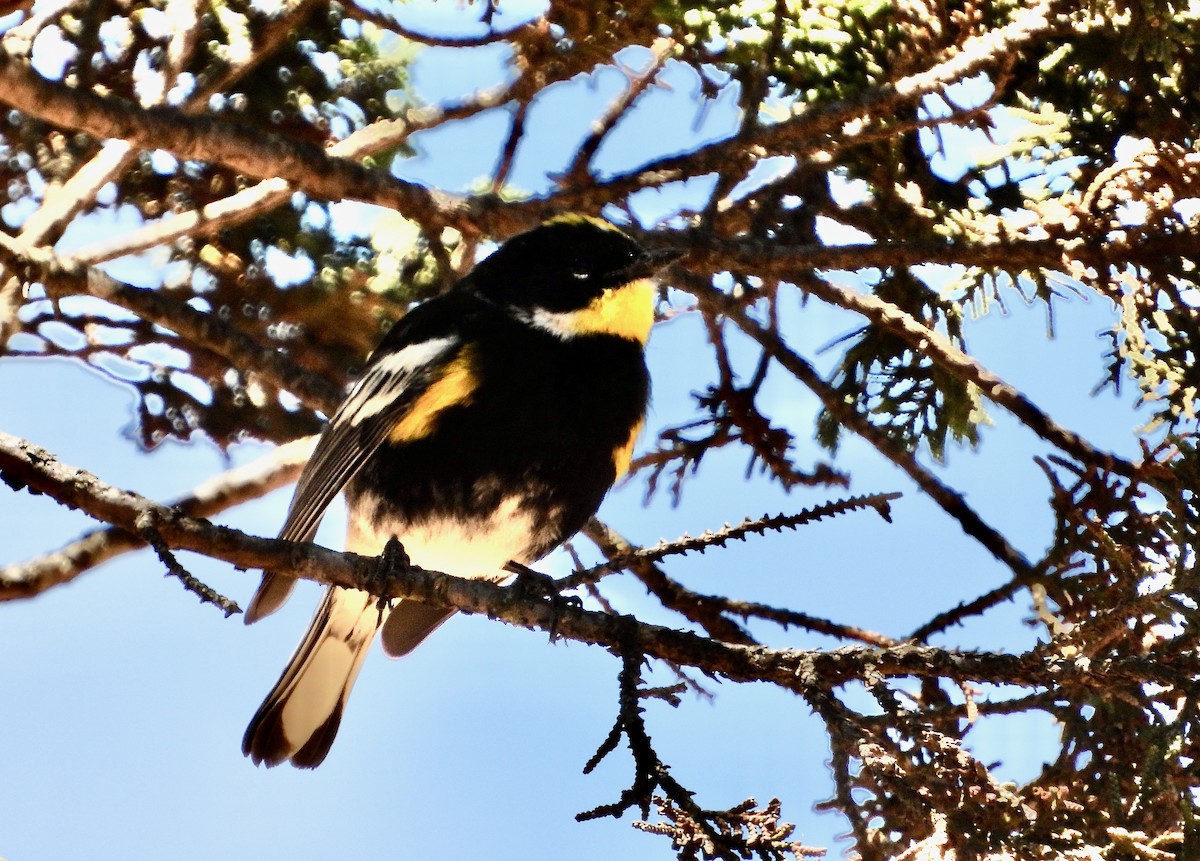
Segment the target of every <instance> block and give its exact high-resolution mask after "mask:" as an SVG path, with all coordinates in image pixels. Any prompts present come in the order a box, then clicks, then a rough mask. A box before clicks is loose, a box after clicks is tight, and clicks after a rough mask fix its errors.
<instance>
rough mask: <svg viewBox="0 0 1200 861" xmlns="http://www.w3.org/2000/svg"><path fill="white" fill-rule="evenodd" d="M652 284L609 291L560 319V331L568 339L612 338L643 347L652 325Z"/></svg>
mask: <svg viewBox="0 0 1200 861" xmlns="http://www.w3.org/2000/svg"><path fill="white" fill-rule="evenodd" d="M654 297H655V286H654V282H653V281H652V280H650V279H649V278H639V279H638V280H636V281H630V282H629V283H628V284H623V285H621V286H620V287H611V288H609V289H608V290H605V291H604V292H603V293H601V294H600V295H599V296H597V297H596V298H595V299H593V300H592V301H591V302H590V303H589V304H588V306H587V307H586V308H583V309H582V310H579V311H573V312H571V313H569V314H564V315H563V320H562V324H563V328H564V329H566V330H567V331H568V332H569V333H570V334H571V335H616V336H617V337H619V338H628V339H629V340H631V341H637V342H638V343H639V344H645V343H646V341H648V340H649V339H650V327H651V326H653V325H654Z"/></svg>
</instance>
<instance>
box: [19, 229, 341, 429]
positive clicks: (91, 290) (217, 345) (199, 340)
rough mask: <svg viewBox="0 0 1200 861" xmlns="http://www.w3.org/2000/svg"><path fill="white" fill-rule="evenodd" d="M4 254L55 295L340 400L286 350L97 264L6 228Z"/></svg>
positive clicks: (326, 407) (319, 398) (306, 394)
mask: <svg viewBox="0 0 1200 861" xmlns="http://www.w3.org/2000/svg"><path fill="white" fill-rule="evenodd" d="M0 258H6V260H5V262H6V263H7V264H8V266H9V268H10V269H13V270H15V271H21V270H28V271H30V273H31V274H30V279H29V280H34V278H36V277H41V278H43V279H44V280H45V282H46V287H47V292H48V293H50V294H51V295H57V294H58V293H59V292H64V291H67V292H71V293H85V294H90V295H92V296H95V297H97V298H99V299H104V300H105V301H107V302H111V303H113V304H114V305H119V306H121V307H122V308H125V309H127V310H129V311H132V312H133V313H135V314H137V315H138V316H139V317H142V318H144V319H147V320H152V321H153V322H155V323H157V324H159V325H161V326H165V327H166V328H168V329H171V330H173V331H175V332H178V333H179V334H180V335H182V336H184V337H185V338H187V339H189V340H190V341H192V343H195V344H198V345H200V346H203V347H204V348H206V349H209V350H212V351H213V352H216V353H219V354H220V355H222V356H224V357H225V358H226V359H228V360H229V361H230V362H231V363H232V364H234V365H236V366H238V367H243V368H252V369H254V370H255V372H256V373H260V374H262V375H263V376H264V377H266V378H268V379H270V380H271V381H272V382H274V383H275V385H277V386H279V387H280V388H282V389H285V390H286V391H289V392H292V393H293V394H294V395H295V396H296V397H298V398H299V399H300V400H301V401H303V402H304V403H305V404H307V405H308V406H309V407H311V408H312V409H315V410H320V411H321V412H324V413H325V414H326V415H330V414H332V412H333V411H334V410H335V409H337V406H338V404H339V403H341V400H342V392H341V390H340V389H339V388H338V387H337V386H335V385H333V384H332V383H330V382H329V381H328V380H326V379H324V378H323V377H320V376H317V375H316V374H313V373H311V372H309V371H306V370H304V369H303V368H299V367H297V366H296V365H294V364H293V363H292V362H291V361H289V360H288V359H287V357H286V356H285V355H284V354H283V353H280V352H279V351H277V350H273V349H270V348H267V347H262V346H260V345H259V344H258V343H256V342H255V341H254V340H253V339H252V338H250V337H248V336H247V335H245V334H243V333H242V332H239V331H238V330H237V329H234V328H233V327H232V326H229V325H228V324H226V323H223V322H222V321H220V320H218V319H217V318H216V317H215V316H213V315H211V314H204V313H202V312H200V311H197V310H196V309H195V308H193V307H191V306H190V305H188V304H186V303H184V302H179V301H178V300H175V299H173V298H171V297H170V296H169V295H167V294H164V293H162V292H159V291H157V290H146V289H143V288H140V287H133V286H131V285H129V284H125V283H122V282H120V281H117V280H116V279H115V278H112V277H111V276H109V275H107V274H106V273H104V272H102V271H100V270H99V269H85V268H84V267H82V266H80V265H79V264H77V263H74V262H71V261H66V260H63V259H62V258H60V257H58V255H56V254H55V253H54V252H53V251H52V250H51V249H49V248H41V247H31V246H28V245H26V244H25V243H23V242H21V241H20V240H17V239H13V238H12V237H10V236H8V235H7V234H5V233H2V232H0Z"/></svg>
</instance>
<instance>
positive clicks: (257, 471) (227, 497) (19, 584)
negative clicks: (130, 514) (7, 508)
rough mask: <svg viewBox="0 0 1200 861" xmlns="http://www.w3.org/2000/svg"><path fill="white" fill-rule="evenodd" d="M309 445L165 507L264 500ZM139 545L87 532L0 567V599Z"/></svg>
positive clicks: (43, 586) (281, 449)
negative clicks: (54, 546)
mask: <svg viewBox="0 0 1200 861" xmlns="http://www.w3.org/2000/svg"><path fill="white" fill-rule="evenodd" d="M315 442H316V438H315V437H307V438H305V439H299V440H296V441H294V442H290V443H286V444H285V445H281V446H277V447H276V448H275V449H273V450H272V451H271V452H270V454H267V455H264V456H263V457H260V458H259V459H258V460H256V461H254V462H253V463H248V464H246V465H244V466H238V467H234V468H233V469H230V470H226V471H225V472H223V473H221V474H220V475H217V476H214V477H213V478H210V479H208V480H207V481H205V482H204V483H203V484H200V485H198V486H197V487H196V488H195V489H194V490H193V491H192V492H191V493H190V494H188V495H187V496H185V497H183V498H181V499H178V500H176V501H175V502H174V503H173V504H172V505H171V507H172V508H174V509H176V510H178V511H182V512H183V513H185V514H188V515H190V516H192V517H211V516H212V515H214V514H219V513H221V512H222V511H226V510H228V509H230V508H232V507H234V506H236V505H240V504H241V503H243V502H248V501H250V500H252V499H258V498H260V497H262V496H265V495H266V494H268V493H270V492H271V491H273V490H276V489H278V488H280V487H283V486H285V485H287V484H290V483H291V482H293V481H295V479H296V476H297V475H298V474H299V473H300V468H301V467H302V466H303V465H304V463H305V462H306V461H307V460H308V456H309V455H310V454H311V453H312V447H313V444H314V443H315ZM144 546H145V542H144V541H141V540H139V539H138V538H137V537H136V536H135V535H133V534H131V533H129V532H125V531H124V530H121V529H117V528H115V527H112V526H110V527H107V528H103V529H96V530H93V531H92V532H89V533H87V534H86V535H83V536H81V537H80V538H78V539H76V540H75V541H72V542H71V543H70V544H67V545H65V546H64V547H60V548H59V549H58V550H55V551H53V552H52V553H47V554H45V555H43V556H39V557H37V558H36V559H30V560H29V561H27V562H21V563H14V564H11V565H7V566H5V567H3V568H0V601H11V600H15V599H18V598H30V597H32V596H34V595H40V594H41V593H42V592H45V591H46V590H47V589H50V588H53V587H54V586H59V585H62V584H63V583H69V582H71V581H72V580H74V579H75V578H76V577H78V576H79V575H80V574H83V573H85V572H87V571H90V570H92V569H93V568H96V567H97V566H99V565H102V564H104V563H105V562H108V561H109V560H111V559H115V558H116V557H117V556H120V555H121V554H123V553H128V552H130V551H131V550H137V549H139V548H141V547H144Z"/></svg>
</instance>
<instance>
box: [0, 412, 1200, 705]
mask: <svg viewBox="0 0 1200 861" xmlns="http://www.w3.org/2000/svg"><path fill="white" fill-rule="evenodd" d="M0 477H2V478H3V480H4V481H5V483H7V484H8V485H9V486H10V487H13V488H14V489H20V488H22V487H28V488H29V489H30V490H32V491H35V492H39V493H44V494H46V495H48V496H51V497H52V498H54V499H56V500H58V501H59V502H61V503H62V504H64V505H67V506H69V507H72V508H78V509H80V510H82V511H84V512H85V513H87V514H89V515H91V516H92V517H96V518H98V519H100V520H103V521H105V522H107V523H111V524H112V525H114V526H117V527H119V528H121V529H125V530H127V531H134V530H136V529H137V528H138V523H139V518H144V517H146V516H151V517H153V518H154V524H155V527H156V529H157V531H158V534H159V535H160V536H161V537H162V539H163V541H164V543H165V544H166V545H167V546H168V547H171V548H172V549H179V550H191V551H194V552H197V553H201V554H204V555H206V556H209V557H211V558H214V559H221V560H224V561H226V562H229V563H230V564H232V565H234V566H236V567H239V568H256V569H261V568H270V569H272V570H276V571H280V572H283V573H287V574H289V575H291V576H294V577H300V578H304V579H307V580H314V581H316V582H319V583H325V584H331V585H335V586H343V587H347V588H355V589H366V590H369V591H371V592H372V593H373V594H378V595H380V596H381V597H386V598H411V599H416V600H419V601H424V602H426V603H429V604H441V605H443V606H451V607H457V608H459V609H460V610H462V611H464V612H468V613H482V614H485V615H487V616H488V617H490V618H496V619H501V620H503V621H505V622H508V623H509V624H512V625H517V626H520V627H524V628H532V629H538V630H542V631H547V632H554V633H555V634H556V636H558V637H560V638H566V639H571V640H575V641H578V642H582V643H590V644H594V645H601V646H605V647H608V648H610V649H614V650H616V651H621V650H622V649H636V650H638V651H640V652H642V653H644V654H645V655H646V656H648V657H654V658H660V659H662V660H664V661H671V662H674V663H676V664H679V665H681V666H691V667H698V668H700V669H702V670H703V671H704V672H706V673H709V674H719V675H722V676H724V677H725V678H727V679H729V680H730V681H734V682H764V681H765V682H768V683H771V684H774V685H778V686H780V687H782V688H785V689H787V690H790V691H793V692H795V693H797V694H800V695H803V696H809V695H810V694H811V695H822V693H823V692H827V691H829V690H831V689H832V688H834V687H837V686H840V685H843V684H845V683H846V682H849V681H854V680H862V679H878V678H887V677H914V678H943V679H948V680H952V681H955V682H974V683H981V684H982V683H991V684H1006V685H1014V686H1020V687H1044V688H1059V687H1081V688H1085V689H1087V690H1089V691H1093V692H1095V693H1097V694H1102V695H1118V694H1119V693H1120V689H1121V688H1122V687H1125V686H1133V687H1139V686H1141V685H1143V684H1145V683H1146V682H1155V683H1158V684H1162V685H1170V686H1173V687H1178V688H1181V689H1182V688H1187V687H1189V686H1191V685H1192V684H1193V680H1194V678H1195V677H1196V676H1197V675H1200V656H1198V655H1195V654H1191V653H1186V652H1173V651H1170V650H1155V649H1148V650H1147V651H1146V652H1145V653H1144V654H1141V655H1137V656H1133V657H1116V658H1106V659H1093V660H1090V661H1089V660H1076V659H1073V658H1068V657H1064V656H1062V655H1059V654H1058V653H1057V652H1056V649H1055V645H1054V644H1053V643H1050V644H1046V645H1044V646H1041V647H1039V648H1038V649H1035V650H1032V651H1030V652H1026V653H1024V654H1020V655H1013V654H1005V653H997V652H960V651H954V650H948V649H938V648H933V647H929V646H920V645H908V644H906V645H900V646H895V647H892V648H887V649H872V648H863V647H858V648H843V649H837V650H834V651H820V650H813V649H772V648H765V647H762V646H740V645H733V644H728V643H721V642H719V641H716V640H711V639H708V638H706V637H701V636H698V635H696V634H691V633H688V632H685V631H675V630H672V629H670V628H664V627H661V626H658V625H650V624H647V623H644V622H639V621H637V620H636V619H634V618H633V617H631V616H610V615H609V614H607V613H603V612H596V611H591V610H583V609H580V608H576V607H572V606H569V605H564V604H563V602H561V601H552V600H549V599H544V598H540V597H538V596H536V595H533V596H531V595H529V594H528V590H514V589H507V588H505V587H503V586H497V585H495V584H493V583H490V582H488V581H484V580H467V579H463V578H460V577H452V576H449V575H446V574H439V573H436V572H432V571H426V570H424V569H421V568H416V567H403V566H402V564H401V563H400V562H399V561H396V560H393V563H392V567H391V568H390V570H388V571H386V572H385V573H384V574H383V575H382V576H381V573H380V561H379V559H373V558H368V557H365V556H358V555H356V554H353V553H336V552H334V551H332V550H328V549H326V548H324V547H319V546H317V545H314V544H304V543H298V542H287V541H278V540H272V539H267V538H257V537H254V536H250V535H246V534H245V533H243V532H239V531H238V530H236V529H230V528H228V527H222V526H214V525H213V524H211V523H209V522H208V521H205V520H200V519H196V518H192V517H188V516H187V515H185V514H183V513H181V512H179V511H178V510H176V509H172V508H167V507H166V506H163V505H159V504H157V503H155V502H153V501H151V500H149V499H146V498H145V497H142V496H139V495H138V494H136V493H132V492H130V491H126V490H120V489H118V488H115V487H112V486H111V485H108V484H105V483H104V482H103V481H101V480H100V479H99V478H97V477H96V476H95V475H93V474H92V473H89V472H87V471H85V470H82V469H78V468H75V467H71V466H67V465H65V464H62V463H60V462H59V461H57V460H56V459H55V458H54V456H53V455H52V454H51V453H50V452H48V451H46V450H45V449H42V448H40V447H39V446H36V445H34V444H33V443H30V442H27V441H25V440H22V439H20V438H18V437H14V436H12V435H10V434H7V433H3V432H0Z"/></svg>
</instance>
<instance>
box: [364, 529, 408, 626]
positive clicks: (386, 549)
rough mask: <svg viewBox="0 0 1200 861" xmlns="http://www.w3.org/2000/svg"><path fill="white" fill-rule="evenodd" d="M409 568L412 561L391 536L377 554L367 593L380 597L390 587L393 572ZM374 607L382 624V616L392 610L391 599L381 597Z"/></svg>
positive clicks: (397, 541) (398, 540)
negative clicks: (377, 610)
mask: <svg viewBox="0 0 1200 861" xmlns="http://www.w3.org/2000/svg"><path fill="white" fill-rule="evenodd" d="M410 567H412V560H411V559H409V558H408V553H407V551H405V549H404V545H403V544H401V543H400V539H399V538H397V537H396V536H395V535H393V536H392V537H391V538H389V539H388V542H387V544H385V545H383V552H382V553H380V554H379V558H378V560H377V561H376V565H375V567H374V569H373V570H372V572H371V577H370V580H369V581H368V583H367V586H368V587H369V588H368V590H367V591H369V592H371V593H372V594H374V595H381V593H383V592H386V591H387V587H388V586H390V585H391V583H392V575H393V573H394V572H396V571H404V570H406V569H408V568H410ZM375 606H376V607H377V608H378V609H379V623H380V624H383V614H384V613H385V612H387V611H388V610H390V609H392V599H391V598H384V597H382V596H381V597H380V598H379V600H378V601H377V602H376V604H375Z"/></svg>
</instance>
